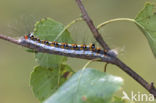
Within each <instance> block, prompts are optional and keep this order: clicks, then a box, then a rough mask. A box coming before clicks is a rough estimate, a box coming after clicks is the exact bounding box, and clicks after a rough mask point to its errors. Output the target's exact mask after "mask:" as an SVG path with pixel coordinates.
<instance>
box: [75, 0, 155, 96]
mask: <svg viewBox="0 0 156 103" xmlns="http://www.w3.org/2000/svg"><path fill="white" fill-rule="evenodd" d="M76 2H77V4H78V6H79V8H80V10H81V13H82V17H83V19H84V20H85V22H86V23H87V25H88V26H89V28H90V30H91V31H92V33H93V35H94V37H95V39H96V40H97V42H99V44H100V45H101V46H102V47H103V48H104V49H106V50H110V48H109V46H108V45H107V43H106V42H105V41H104V40H103V38H102V36H101V34H100V33H99V32H98V30H97V28H96V27H95V25H94V24H93V22H92V20H91V18H90V17H89V16H88V13H87V11H86V9H85V8H84V6H83V4H82V2H81V0H76ZM113 64H115V65H117V66H118V67H119V68H120V69H122V70H123V71H124V72H126V73H127V74H128V75H130V76H131V77H132V78H133V79H134V80H136V81H137V82H138V83H139V84H140V85H142V86H143V87H144V88H145V89H146V90H148V91H149V92H150V93H151V94H153V95H154V97H155V98H156V88H155V87H154V86H153V85H152V86H151V84H149V83H148V82H147V81H146V80H144V79H143V78H142V77H141V76H140V75H138V74H137V73H136V72H135V71H133V70H132V69H131V68H130V67H128V66H127V65H126V64H124V63H123V62H122V61H121V60H120V59H118V58H116V61H115V63H113ZM149 86H151V87H152V88H149Z"/></svg>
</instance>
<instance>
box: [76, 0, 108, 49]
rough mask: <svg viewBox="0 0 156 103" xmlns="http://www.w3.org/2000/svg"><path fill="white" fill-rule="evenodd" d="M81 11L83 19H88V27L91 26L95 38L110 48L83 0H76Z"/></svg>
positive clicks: (106, 47)
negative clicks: (89, 14)
mask: <svg viewBox="0 0 156 103" xmlns="http://www.w3.org/2000/svg"><path fill="white" fill-rule="evenodd" d="M76 2H77V4H78V6H79V8H80V10H81V13H82V17H83V19H84V20H85V21H86V23H87V25H88V27H89V28H90V30H91V32H92V33H93V35H94V38H95V39H96V40H97V41H98V42H99V44H100V45H101V46H102V47H103V48H104V49H106V50H110V48H109V47H108V45H107V44H106V43H105V42H104V40H103V39H102V36H101V34H100V33H99V31H98V30H97V29H96V27H95V25H94V24H93V21H92V20H91V19H90V17H89V16H88V13H87V11H86V10H85V8H84V6H83V4H82V2H81V0H76Z"/></svg>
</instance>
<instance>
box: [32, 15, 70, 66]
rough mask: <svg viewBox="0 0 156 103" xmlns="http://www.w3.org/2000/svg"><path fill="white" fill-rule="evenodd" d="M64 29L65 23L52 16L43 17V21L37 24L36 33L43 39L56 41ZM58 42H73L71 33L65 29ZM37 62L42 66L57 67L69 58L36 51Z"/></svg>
mask: <svg viewBox="0 0 156 103" xmlns="http://www.w3.org/2000/svg"><path fill="white" fill-rule="evenodd" d="M63 29H64V25H63V24H61V23H59V22H57V21H55V20H53V19H50V18H45V19H41V21H39V22H37V23H36V24H35V29H34V34H35V35H36V36H37V37H39V38H40V39H41V40H48V41H54V40H55V38H56V37H57V36H58V34H59V33H60V32H61V31H62V30H63ZM57 42H66V43H71V42H72V38H71V36H70V33H69V32H68V31H67V30H65V31H64V32H63V33H62V35H61V36H60V37H59V39H58V40H57ZM35 57H36V60H37V62H38V63H39V64H40V65H41V66H42V67H46V68H49V67H52V68H56V67H57V66H59V65H60V64H62V63H63V62H64V61H66V60H67V58H66V57H64V56H56V55H52V54H45V53H36V54H35Z"/></svg>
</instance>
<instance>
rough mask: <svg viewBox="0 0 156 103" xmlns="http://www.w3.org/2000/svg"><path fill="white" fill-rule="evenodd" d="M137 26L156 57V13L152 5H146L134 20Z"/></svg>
mask: <svg viewBox="0 0 156 103" xmlns="http://www.w3.org/2000/svg"><path fill="white" fill-rule="evenodd" d="M135 20H136V24H137V26H138V27H139V28H140V29H141V30H142V31H143V33H144V35H145V36H146V38H147V40H148V42H149V45H150V47H151V49H152V52H153V54H154V56H155V57H156V12H155V11H154V5H153V4H150V3H146V4H145V7H144V9H143V10H142V11H141V12H140V13H139V14H138V16H137V17H136V18H135Z"/></svg>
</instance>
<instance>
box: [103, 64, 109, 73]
mask: <svg viewBox="0 0 156 103" xmlns="http://www.w3.org/2000/svg"><path fill="white" fill-rule="evenodd" d="M108 64H109V63H106V64H105V66H104V72H106V71H107V65H108Z"/></svg>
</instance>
